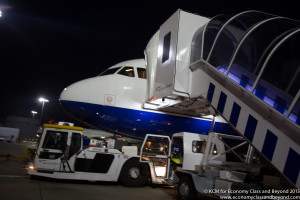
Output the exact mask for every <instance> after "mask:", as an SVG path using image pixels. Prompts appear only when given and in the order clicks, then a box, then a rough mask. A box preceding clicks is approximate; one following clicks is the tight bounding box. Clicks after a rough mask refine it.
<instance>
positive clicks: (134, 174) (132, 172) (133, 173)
mask: <svg viewBox="0 0 300 200" xmlns="http://www.w3.org/2000/svg"><path fill="white" fill-rule="evenodd" d="M129 176H130V177H131V178H132V179H137V178H138V177H139V176H140V169H139V168H137V167H133V168H131V169H130V170H129Z"/></svg>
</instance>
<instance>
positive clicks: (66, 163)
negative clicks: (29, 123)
mask: <svg viewBox="0 0 300 200" xmlns="http://www.w3.org/2000/svg"><path fill="white" fill-rule="evenodd" d="M85 140H86V139H85V135H84V129H83V128H82V127H76V126H65V125H55V124H44V126H43V131H42V135H41V139H40V142H39V144H38V146H37V150H36V154H35V156H34V160H33V163H29V167H28V170H27V173H28V174H29V175H32V176H40V177H48V178H54V179H71V180H87V181H113V182H116V181H119V182H120V183H121V184H123V185H125V186H129V187H130V186H131V187H140V186H143V185H145V183H146V182H147V181H148V180H149V178H150V177H151V178H152V183H161V182H162V180H160V179H159V178H155V177H154V176H153V175H154V173H153V166H152V165H151V164H145V163H140V162H139V156H138V155H137V147H136V146H122V147H121V148H119V149H115V148H114V146H116V145H115V144H116V143H117V142H118V140H115V139H108V143H107V147H108V148H106V146H103V147H91V146H90V145H84V144H85V143H86V141H85ZM121 149H122V150H121Z"/></svg>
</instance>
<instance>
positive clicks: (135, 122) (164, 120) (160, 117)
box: [60, 100, 236, 139]
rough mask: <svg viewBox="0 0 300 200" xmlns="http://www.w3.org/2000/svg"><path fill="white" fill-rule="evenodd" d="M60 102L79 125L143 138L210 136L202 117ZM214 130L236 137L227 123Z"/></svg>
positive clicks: (208, 125)
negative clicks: (189, 134)
mask: <svg viewBox="0 0 300 200" xmlns="http://www.w3.org/2000/svg"><path fill="white" fill-rule="evenodd" d="M60 103H61V105H62V107H63V108H64V110H65V111H66V112H67V113H69V114H71V115H72V116H73V117H75V118H76V119H77V120H79V121H80V122H86V123H88V124H90V125H93V126H95V127H97V128H100V129H104V130H107V131H110V132H115V133H118V134H122V135H125V136H129V137H134V138H140V139H143V138H144V137H145V135H146V134H148V133H150V134H160V135H170V136H171V135H172V134H173V133H178V132H191V133H199V134H205V135H207V134H208V132H209V130H210V127H211V121H210V120H205V119H200V118H190V117H184V116H174V115H169V114H164V113H156V112H151V111H144V110H134V109H127V108H120V107H113V106H103V105H98V104H90V103H83V102H74V101H64V100H61V101H60ZM214 131H215V132H218V133H224V134H235V135H236V133H235V131H234V130H233V129H232V128H231V127H230V126H229V124H227V123H220V122H216V123H215V126H214Z"/></svg>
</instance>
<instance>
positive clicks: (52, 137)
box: [42, 130, 68, 150]
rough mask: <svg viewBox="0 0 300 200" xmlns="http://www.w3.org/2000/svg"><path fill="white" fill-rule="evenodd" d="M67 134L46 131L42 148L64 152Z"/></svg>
mask: <svg viewBox="0 0 300 200" xmlns="http://www.w3.org/2000/svg"><path fill="white" fill-rule="evenodd" d="M67 138H68V133H67V132H61V131H50V130H48V131H47V133H46V136H45V140H44V143H43V146H42V147H43V148H46V149H57V150H64V148H65V147H66V145H67Z"/></svg>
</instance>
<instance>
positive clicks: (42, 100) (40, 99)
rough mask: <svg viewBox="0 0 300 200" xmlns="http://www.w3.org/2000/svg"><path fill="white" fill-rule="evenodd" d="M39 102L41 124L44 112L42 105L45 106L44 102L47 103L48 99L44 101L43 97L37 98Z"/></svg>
mask: <svg viewBox="0 0 300 200" xmlns="http://www.w3.org/2000/svg"><path fill="white" fill-rule="evenodd" d="M39 102H42V112H41V122H42V119H43V112H44V105H45V102H49V100H48V99H45V98H43V97H40V98H39Z"/></svg>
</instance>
